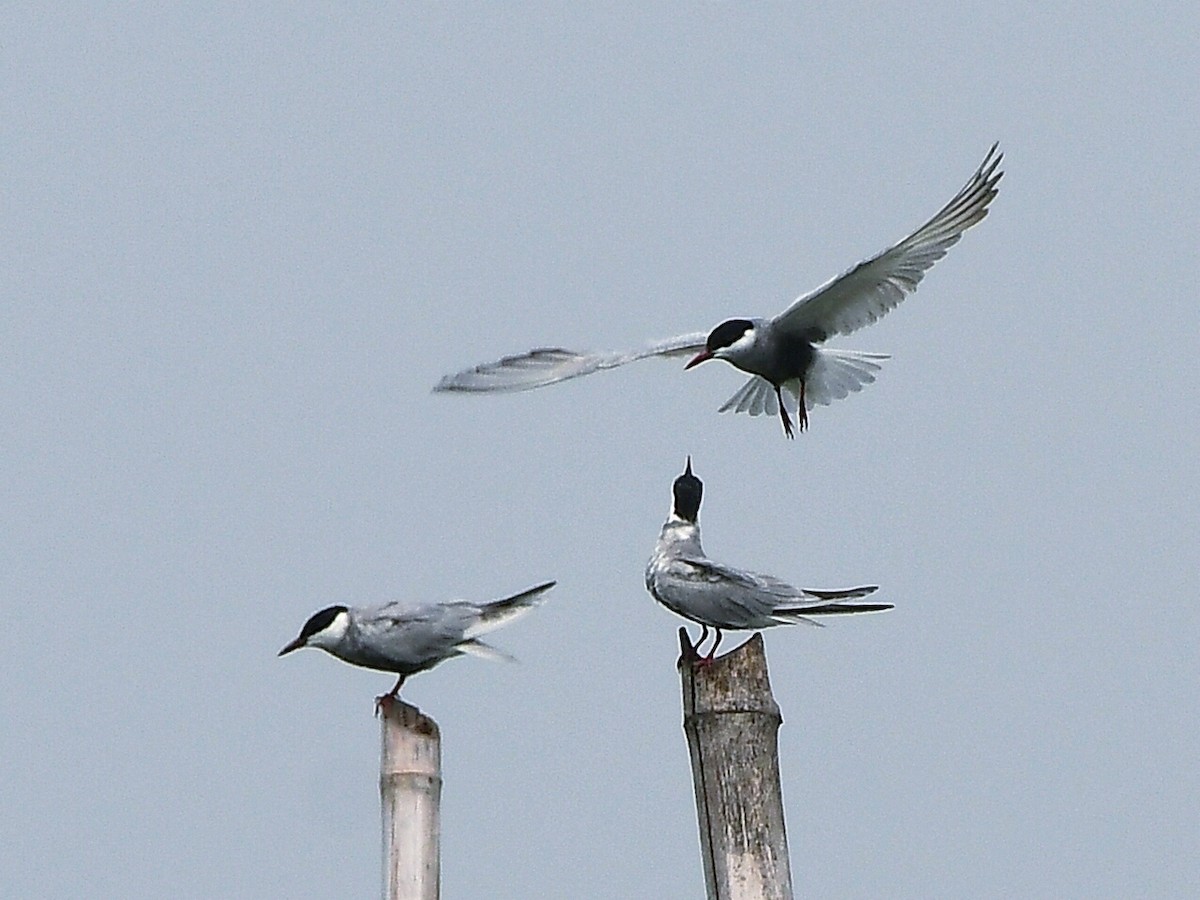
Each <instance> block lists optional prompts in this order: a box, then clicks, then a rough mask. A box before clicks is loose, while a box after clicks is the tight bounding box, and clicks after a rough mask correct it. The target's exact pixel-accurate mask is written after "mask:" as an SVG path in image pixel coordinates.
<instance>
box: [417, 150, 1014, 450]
mask: <svg viewBox="0 0 1200 900" xmlns="http://www.w3.org/2000/svg"><path fill="white" fill-rule="evenodd" d="M1003 158H1004V155H1003V154H1002V153H1000V152H999V144H993V145H992V148H991V149H990V150H989V151H988V154H987V156H986V157H984V160H983V162H982V163H981V164H980V166H979V168H978V169H977V170H976V171H975V174H974V175H972V176H971V178H970V180H969V181H967V183H966V184H965V185H964V186H963V188H962V190H960V191H959V192H958V193H957V194H955V195H954V197H953V199H951V200H950V202H949V203H947V204H946V205H945V206H943V207H942V208H941V209H940V210H939V211H938V212H937V214H936V215H934V216H933V218H931V219H930V220H929V221H928V222H926V223H925V224H924V225H922V226H921V227H920V228H918V229H917V230H916V231H914V232H913V233H912V234H910V235H909V236H908V237H906V238H904V239H903V240H901V241H900V242H899V243H896V244H893V245H892V246H891V247H889V248H887V249H886V250H884V251H883V252H882V253H878V254H876V255H875V256H873V257H871V258H870V259H868V260H864V261H863V262H860V263H859V264H858V265H856V266H854V267H853V268H851V269H848V270H847V271H845V272H843V273H842V274H841V275H838V276H837V277H836V278H832V279H830V280H829V281H827V282H825V284H823V285H821V286H820V287H818V288H816V289H815V290H813V291H810V292H809V293H807V294H805V295H804V296H802V297H800V298H799V299H798V300H796V301H795V302H794V303H793V304H792V305H791V306H789V307H788V308H787V309H785V310H784V311H783V312H781V313H779V315H777V316H775V317H774V318H770V319H765V318H751V317H746V318H735V319H727V320H726V321H724V322H722V323H721V324H720V325H718V326H717V327H716V328H714V329H712V331H710V332H708V333H705V332H702V331H697V332H692V333H690V334H682V335H679V336H677V337H673V338H667V339H665V340H660V341H655V342H653V343H650V344H648V345H646V346H645V347H642V348H641V349H638V350H618V351H599V352H576V351H573V350H564V349H562V348H558V347H542V348H539V349H535V350H530V351H529V352H528V353H521V354H518V355H515V356H506V357H504V358H503V359H500V360H497V361H496V362H491V363H484V364H482V365H478V366H475V367H473V368H470V369H464V370H463V371H461V372H458V373H456V374H453V375H447V376H445V377H444V378H443V379H442V380H441V381H440V382H439V383H438V384H437V386H436V387H435V388H434V390H435V391H444V392H452V393H489V392H499V391H524V390H530V389H531V388H537V387H544V386H545V385H548V384H555V383H557V382H559V381H566V380H567V379H569V378H578V377H579V376H580V375H589V374H591V373H592V372H598V371H600V370H602V369H613V368H616V367H617V366H623V365H625V364H626V363H631V362H634V361H635V360H639V359H646V358H648V357H664V358H672V357H684V356H687V357H690V360H689V362H688V363H687V365H686V366H684V368H685V369H690V368H692V367H693V366H697V365H699V364H700V363H702V362H705V361H707V360H710V359H723V360H725V361H726V362H728V363H730V364H732V365H733V366H735V367H737V368H738V369H741V370H742V371H743V372H747V373H749V374H750V375H751V378H750V380H749V381H747V382H746V383H745V384H744V385H743V386H742V387H741V389H740V390H738V392H737V393H736V394H734V395H733V396H732V397H730V398H729V400H727V401H726V402H725V404H724V405H723V406H722V407H721V409H720V411H721V412H726V411H728V410H733V411H734V412H744V413H749V414H750V415H752V416H758V415H762V414H763V413H767V414H768V415H775V414H776V413H778V414H779V418H780V421H781V422H782V423H783V431H784V434H786V435H787V436H788V437H789V438H790V437H793V436H794V426H793V424H792V419H791V416H790V415H789V411H792V410H794V411H795V412H796V416H797V419H798V423H799V429H800V430H801V431H803V430H804V429H805V428H807V427H808V410H810V409H812V408H813V407H814V406H815V405H818V404H819V405H822V406H826V405H828V404H830V403H832V402H833V401H834V400H840V399H841V398H842V397H845V396H847V395H848V394H850V393H853V392H856V391H860V390H862V388H863V386H864V385H867V384H870V383H871V382H873V381H874V380H875V373H876V372H877V371H878V370H879V368H880V366H879V364H880V362H881V361H882V360H885V359H887V358H888V356H887V355H886V354H880V353H863V352H860V351H855V350H838V349H834V348H831V347H825V346H819V345H823V344H824V342H825V341H826V340H827V339H828V338H830V337H832V336H833V335H835V334H851V333H852V332H854V331H857V330H858V329H859V328H862V327H863V326H865V325H870V324H871V323H872V322H874V321H875V320H877V319H878V318H880V317H881V316H883V315H884V314H885V313H887V312H888V310H890V309H892V308H893V307H895V306H896V305H897V304H899V303H900V301H901V300H903V299H904V298H905V296H907V295H908V294H911V293H912V292H913V291H915V290H916V289H917V285H918V284H919V283H920V282H921V279H922V278H923V277H924V276H925V273H926V272H927V271H928V270H929V268H930V267H931V266H932V265H933V264H934V263H935V262H937V261H938V260H939V259H941V258H942V257H943V256H945V255H946V251H947V250H949V249H950V247H952V246H954V244H956V243H957V242H958V240H959V238H961V237H962V235H963V232H964V231H966V230H967V229H968V228H970V227H971V226H972V225H974V224H975V223H977V222H979V221H980V220H981V219H983V217H984V216H986V215H987V212H988V204H990V203H991V202H992V199H993V198H994V197H995V196H996V191H997V187H996V185H997V183H998V182H999V181H1000V178H1001V176H1002V175H1003V174H1004V173H1003V172H1002V171H1000V169H999V166H1000V162H1001V160H1002V159H1003Z"/></svg>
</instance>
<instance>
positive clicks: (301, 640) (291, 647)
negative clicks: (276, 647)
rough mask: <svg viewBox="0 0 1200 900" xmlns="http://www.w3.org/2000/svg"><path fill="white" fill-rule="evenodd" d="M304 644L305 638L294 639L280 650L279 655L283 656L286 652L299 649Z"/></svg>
mask: <svg viewBox="0 0 1200 900" xmlns="http://www.w3.org/2000/svg"><path fill="white" fill-rule="evenodd" d="M303 646H304V638H296V639H295V640H294V641H292V642H291V643H290V644H288V645H287V646H286V647H284V648H283V649H282V650H280V651H279V655H280V656H283V655H284V654H285V653H291V652H292V651H293V650H299V649H300V648H301V647H303Z"/></svg>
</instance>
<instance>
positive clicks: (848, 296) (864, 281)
mask: <svg viewBox="0 0 1200 900" xmlns="http://www.w3.org/2000/svg"><path fill="white" fill-rule="evenodd" d="M998 150H999V144H998V143H997V144H993V145H992V148H991V149H990V150H989V151H988V154H987V156H986V157H984V160H983V162H982V163H981V164H980V166H979V168H978V169H977V170H976V171H975V174H974V175H972V176H971V179H970V180H969V181H968V182H967V183H966V184H965V185H964V186H963V188H962V190H960V191H959V192H958V193H957V194H955V195H954V197H953V199H951V200H950V202H949V203H947V204H946V205H945V206H943V207H942V208H941V209H940V210H939V211H938V212H937V214H936V215H935V216H934V217H933V218H931V219H930V220H929V221H928V222H926V223H925V224H924V225H922V226H921V227H920V228H918V229H917V230H916V231H914V232H913V233H912V234H910V235H909V236H908V237H906V238H904V239H903V240H902V241H900V242H899V243H898V244H895V245H894V246H892V247H889V248H888V249H886V250H884V251H883V252H882V253H880V254H878V255H876V256H874V257H872V258H871V259H868V260H864V261H863V262H860V263H859V264H858V265H856V266H854V267H853V268H852V269H849V270H847V271H846V272H843V273H842V274H841V275H838V276H837V277H836V278H833V279H831V280H829V281H827V282H826V283H825V284H823V285H821V286H820V287H819V288H817V289H816V290H814V291H811V292H810V293H808V294H805V295H804V296H803V297H801V298H800V299H798V300H797V301H796V302H795V303H793V304H792V305H791V306H789V307H788V308H787V309H786V310H784V311H783V312H782V313H780V314H779V315H778V316H776V318H775V322H776V323H777V324H779V325H780V326H782V327H783V328H785V329H786V330H788V331H790V332H793V333H795V334H798V335H802V336H804V337H806V338H808V339H810V340H825V339H826V338H828V337H829V336H830V335H833V334H850V333H851V332H853V331H857V330H858V329H859V328H862V327H863V326H864V325H870V324H871V323H872V322H874V321H876V320H877V319H879V318H880V317H881V316H883V315H884V314H885V313H887V312H888V311H889V310H891V309H893V308H894V307H896V306H897V305H898V304H899V303H900V301H901V300H903V299H904V298H905V297H906V296H907V295H908V294H911V293H912V292H913V291H915V290H916V289H917V285H918V284H920V282H921V279H922V278H924V277H925V273H926V272H927V271H928V270H929V268H930V267H931V266H932V265H933V264H934V263H935V262H937V261H938V260H939V259H941V258H942V257H943V256H945V255H946V251H947V250H949V249H950V248H951V247H953V246H954V245H955V244H956V243H958V240H959V238H961V237H962V235H963V232H964V231H966V230H967V229H968V228H970V227H971V226H972V225H974V224H976V223H977V222H979V221H981V220H982V219H983V218H984V216H986V215H987V213H988V204H990V203H991V202H992V199H993V198H994V197H995V196H996V192H997V187H996V184H997V182H999V181H1000V178H1001V176H1002V175H1003V174H1004V173H1003V172H1001V171H998V167H999V165H1000V162H1001V160H1003V159H1004V154H1003V153H999V152H998ZM814 335H816V336H817V337H814Z"/></svg>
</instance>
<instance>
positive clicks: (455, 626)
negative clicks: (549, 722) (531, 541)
mask: <svg viewBox="0 0 1200 900" xmlns="http://www.w3.org/2000/svg"><path fill="white" fill-rule="evenodd" d="M554 585H555V582H553V581H547V582H546V583H544V584H539V585H537V586H536V587H532V588H530V589H529V590H527V591H522V592H521V593H519V594H514V595H513V596H511V597H505V598H504V599H503V600H493V601H491V602H490V603H472V602H470V601H468V600H444V601H439V602H426V603H405V602H396V603H388V604H386V605H384V606H369V607H353V606H330V607H327V608H325V609H323V610H321V611H320V612H317V613H314V614H313V615H312V616H311V617H310V618H309V620H308V621H307V622H305V623H304V627H303V628H301V629H300V635H299V637H297V638H296V639H295V640H294V641H292V642H291V643H289V644H288V645H287V646H286V647H284V648H283V649H282V650H280V651H279V655H280V656H283V655H284V654H285V653H291V652H292V651H293V650H299V649H300V648H301V647H319V648H320V649H322V650H324V651H325V652H326V653H330V654H332V655H333V656H336V657H337V658H338V659H340V660H343V661H344V662H348V663H350V664H352V665H355V666H362V667H363V668H365V669H375V670H376V671H379V672H392V673H395V674H396V675H398V676H399V678H398V680H397V681H396V685H395V687H393V688H392V689H391V690H390V691H389V692H388V693H386V694H384V695H383V696H382V697H377V698H376V700H375V705H376V709H378V707H379V704H381V703H383V702H385V701H389V700H395V699H397V697H398V696H399V694H400V686H401V685H403V684H404V681H405V679H406V678H408V676H409V675H413V674H415V673H417V672H424V671H425V670H426V669H432V668H433V667H434V666H436V665H437V664H438V663H440V662H442V661H443V660H447V659H451V658H452V657H455V656H461V655H463V654H464V653H465V654H470V655H472V656H481V657H484V658H486V659H511V657H509V656H508V655H507V654H506V653H504V652H503V651H500V650H497V649H496V648H495V647H492V646H490V645H489V644H485V643H484V642H483V641H481V640H479V636H480V635H483V634H487V633H488V632H489V631H494V630H495V629H497V628H500V627H501V626H503V625H507V624H508V623H509V622H511V621H512V620H513V619H515V618H517V617H518V616H520V615H522V614H524V613H527V612H529V610H531V609H533V608H534V607H535V606H537V605H538V604H540V603H541V602H542V601H543V600H544V599H545V598H544V597H543V596H542V594H544V593H545V592H546V591H548V590H550V588H552V587H554Z"/></svg>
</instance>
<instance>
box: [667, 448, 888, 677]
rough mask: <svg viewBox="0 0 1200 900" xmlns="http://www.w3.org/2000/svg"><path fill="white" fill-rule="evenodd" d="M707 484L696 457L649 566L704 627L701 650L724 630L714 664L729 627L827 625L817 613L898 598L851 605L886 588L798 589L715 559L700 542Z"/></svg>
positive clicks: (671, 603)
mask: <svg viewBox="0 0 1200 900" xmlns="http://www.w3.org/2000/svg"><path fill="white" fill-rule="evenodd" d="M703 490H704V485H703V483H702V482H701V481H700V479H699V478H697V477H696V476H695V475H693V474H692V458H691V457H690V456H689V457H688V461H687V468H686V469H685V470H684V472H683V474H682V475H680V476H679V477H678V478H676V479H675V484H674V486H673V495H674V496H673V502H672V504H671V514H670V516H668V517H667V521H666V522H665V523H664V524H663V527H662V532H661V533H660V534H659V537H658V543H657V544H656V545H655V547H654V555H653V556H651V557H650V561H649V562H648V563H647V564H646V590H648V591H649V592H650V594H651V596H653V597H654V599H655V600H657V601H658V602H659V603H661V604H662V605H663V606H665V607H666V608H667V609H669V610H670V611H671V612H673V613H675V614H676V615H678V616H683V618H685V619H690V620H691V621H693V622H696V623H698V624H699V625H700V626H701V629H702V631H701V632H700V639H699V640H697V641H696V643H695V644H694V645H693V649H694V650H696V651H697V652H698V651H699V649H700V645H701V644H703V643H704V641H705V639H706V638H707V637H708V629H709V628H710V627H711V628H715V629H716V632H717V633H716V637H715V639H714V640H713V645H712V648H711V649H710V650H709V651H708V655H707V656H706V657H704V658H703V659H702V660H701V661H700V662H701V664H705V665H707V664H709V663H711V662H712V660H713V655H714V654H715V653H716V652H717V645H718V644H720V643H721V632H722V631H743V630H747V629H754V630H757V629H760V628H770V627H772V626H774V625H796V624H799V623H801V622H804V623H806V624H808V625H820V624H821V623H820V622H816V621H814V620H813V619H812V618H810V617H811V616H829V615H844V614H848V613H868V612H882V611H884V610H888V609H891V608H892V604H891V603H847V602H845V601H847V600H856V599H858V598H860V597H865V596H867V595H868V594H872V593H874V592H875V591H876V590H878V587H877V586H876V585H867V586H865V587H856V588H846V589H844V590H833V591H818V590H812V589H809V588H795V587H792V586H791V585H790V584H788V583H787V582H785V581H781V580H780V579H778V578H775V577H773V576H771V575H760V574H758V573H756V572H750V571H747V570H745V569H735V568H733V567H732V566H726V565H722V564H721V563H718V562H713V561H712V560H711V559H709V558H708V557H707V556H705V555H704V548H703V547H701V546H700V524H699V517H700V499H701V496H702V494H703Z"/></svg>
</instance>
